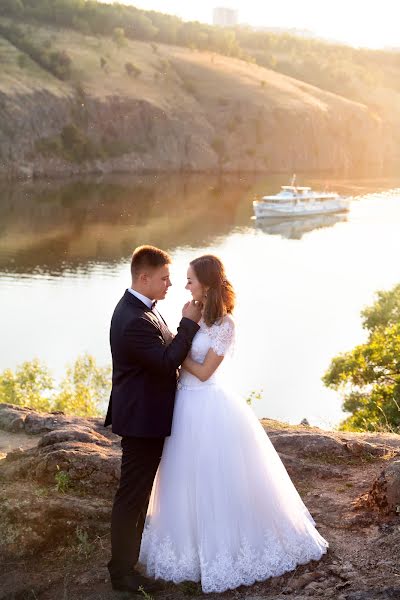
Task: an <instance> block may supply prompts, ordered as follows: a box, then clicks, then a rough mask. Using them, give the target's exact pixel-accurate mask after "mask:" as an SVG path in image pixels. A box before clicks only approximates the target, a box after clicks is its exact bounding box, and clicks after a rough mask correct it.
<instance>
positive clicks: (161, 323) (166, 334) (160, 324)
mask: <svg viewBox="0 0 400 600" xmlns="http://www.w3.org/2000/svg"><path fill="white" fill-rule="evenodd" d="M124 297H125V299H126V300H127V301H128V302H130V303H131V304H134V305H135V306H136V307H138V308H141V309H142V310H143V312H145V313H146V314H147V315H149V317H150V319H151V321H152V323H153V324H154V325H155V326H156V327H157V328H158V329H159V330H160V332H161V336H162V338H163V340H164V342H165V343H166V344H169V343H170V341H171V340H172V337H173V335H172V333H171V332H170V330H169V329H168V325H167V324H166V322H165V320H164V318H163V317H162V315H161V314H160V313H159V312H158V310H157V315H160V319H161V320H160V319H159V318H158V317H157V315H156V314H155V313H154V312H153V311H152V310H151V308H149V307H148V306H146V305H145V304H144V303H143V302H142V301H141V300H139V298H137V297H136V296H134V295H133V294H131V293H130V292H128V290H126V292H125V294H124Z"/></svg>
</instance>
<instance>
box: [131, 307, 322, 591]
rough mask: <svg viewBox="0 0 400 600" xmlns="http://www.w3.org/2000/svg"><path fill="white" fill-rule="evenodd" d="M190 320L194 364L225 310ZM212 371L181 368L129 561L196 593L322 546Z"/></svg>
mask: <svg viewBox="0 0 400 600" xmlns="http://www.w3.org/2000/svg"><path fill="white" fill-rule="evenodd" d="M199 325H200V329H199V331H198V332H197V334H196V336H195V338H194V340H193V344H192V349H191V352H190V356H191V358H192V359H193V360H195V361H197V362H203V360H204V358H205V356H206V354H207V352H208V350H209V349H210V348H212V349H213V350H214V352H216V354H218V355H220V356H221V355H225V354H226V353H227V352H228V351H229V348H230V347H231V345H232V342H233V339H234V322H233V319H232V317H230V316H229V315H228V316H226V317H224V319H223V321H222V322H221V323H220V324H214V325H213V326H212V327H207V326H206V325H205V323H204V321H203V320H202V321H200V323H199ZM222 365H223V363H221V366H222ZM220 371H221V368H218V369H217V370H216V371H215V373H214V374H213V375H212V376H211V377H210V378H209V379H208V380H207V381H205V382H201V381H200V380H199V379H198V378H197V377H195V376H194V375H191V374H190V373H188V372H187V371H184V370H182V372H181V375H180V378H179V381H178V389H177V394H176V400H175V409H174V417H173V425H172V433H171V436H170V437H168V438H166V440H165V445H164V450H163V455H162V459H161V463H160V466H159V469H158V472H157V476H156V478H155V481H154V485H153V490H152V493H151V498H150V503H149V508H148V512H147V517H146V524H145V529H144V532H143V537H142V544H141V550H140V558H139V562H141V563H142V564H144V565H145V567H146V571H147V574H148V575H150V576H152V577H155V578H161V579H165V580H167V581H173V582H175V583H179V582H182V581H187V580H189V581H195V582H198V581H201V585H202V589H203V591H204V592H223V591H225V590H228V589H233V588H236V587H238V586H240V585H251V584H253V583H254V582H256V581H263V580H265V579H268V578H269V577H274V576H277V575H282V574H283V573H285V572H287V571H290V570H292V569H294V568H295V567H296V565H298V564H304V563H307V562H308V561H310V560H318V559H320V558H321V556H322V555H323V554H324V553H325V552H326V550H327V547H328V542H327V541H326V540H325V539H324V538H323V537H322V536H321V535H320V534H319V533H318V531H317V529H316V528H315V522H314V520H313V518H312V517H311V515H310V513H309V512H308V510H307V508H306V507H305V505H304V504H303V502H302V500H301V498H300V496H299V494H298V492H297V491H296V489H295V487H294V485H293V483H292V482H291V480H290V478H289V475H288V474H287V471H286V469H285V467H284V465H283V463H282V462H281V460H280V458H279V456H278V454H277V452H276V451H275V449H274V447H273V445H272V444H271V442H270V440H269V438H268V436H267V435H266V433H265V431H264V429H263V428H262V426H261V424H260V422H259V421H258V419H257V417H256V416H255V414H254V412H253V411H252V409H251V408H250V407H249V406H248V405H247V404H246V402H245V401H244V400H243V399H242V398H240V397H238V396H236V395H235V394H234V393H233V392H230V391H228V388H227V387H225V386H224V385H223V384H222V382H221V381H220Z"/></svg>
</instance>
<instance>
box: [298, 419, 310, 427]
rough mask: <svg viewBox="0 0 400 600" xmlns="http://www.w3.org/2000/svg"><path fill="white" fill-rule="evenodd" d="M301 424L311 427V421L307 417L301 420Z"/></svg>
mask: <svg viewBox="0 0 400 600" xmlns="http://www.w3.org/2000/svg"><path fill="white" fill-rule="evenodd" d="M300 425H305V426H306V427H310V423H309V422H308V421H307V419H302V420H301V421H300Z"/></svg>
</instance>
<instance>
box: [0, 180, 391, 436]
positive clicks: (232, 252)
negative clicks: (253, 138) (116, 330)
mask: <svg viewBox="0 0 400 600" xmlns="http://www.w3.org/2000/svg"><path fill="white" fill-rule="evenodd" d="M287 182H288V176H284V175H281V176H269V177H239V176H235V177H229V178H226V177H225V178H218V177H210V176H190V177H188V176H175V175H164V176H142V177H138V176H135V177H124V176H118V177H117V176H113V177H110V178H108V179H107V180H104V179H102V180H98V181H96V180H94V179H90V180H87V181H80V182H68V183H65V182H64V183H62V182H53V183H47V182H33V183H19V184H14V185H6V184H0V331H1V340H2V342H1V346H0V371H2V370H3V369H5V368H7V367H11V368H14V367H15V366H16V365H17V364H20V363H21V362H23V361H25V360H30V359H32V358H34V357H38V358H40V359H41V360H43V361H44V362H46V363H47V364H48V366H49V367H50V368H51V369H52V371H53V373H54V375H55V376H56V377H57V378H60V377H61V375H62V374H63V372H64V371H65V367H66V364H67V363H68V362H72V361H74V359H75V358H76V357H77V356H78V354H81V353H83V352H89V353H91V354H93V355H94V356H95V357H96V359H97V361H98V363H99V364H101V365H106V364H109V362H110V354H109V345H108V330H109V321H110V318H111V314H112V311H113V308H114V306H115V304H116V303H117V301H118V300H119V298H120V297H121V295H122V294H123V292H124V290H125V289H126V287H128V286H129V284H130V278H129V274H130V273H129V267H130V254H131V252H132V250H133V249H134V248H135V246H137V245H139V244H143V243H151V244H154V245H156V246H160V247H161V248H164V249H165V250H167V251H169V252H170V253H171V255H172V257H173V266H172V269H171V270H172V283H173V286H172V288H171V289H170V291H169V294H168V297H167V299H166V300H165V301H164V302H163V303H162V304H160V305H159V306H160V312H161V313H162V314H163V315H164V317H165V318H166V320H167V322H168V324H169V325H170V328H171V329H174V328H175V327H176V325H177V323H178V321H179V318H180V317H179V315H180V310H181V307H182V305H183V304H184V302H185V301H186V300H187V299H188V293H187V292H186V291H185V289H184V286H185V284H186V268H187V265H188V262H189V261H190V260H192V259H193V258H194V257H196V256H199V255H201V254H203V253H210V252H212V253H215V254H217V255H218V256H219V257H220V258H221V259H222V260H223V261H224V263H225V265H226V269H227V273H228V276H229V277H230V279H231V280H232V282H233V284H234V286H235V289H236V292H237V309H236V311H235V316H236V323H237V339H236V348H235V353H234V357H233V359H232V361H231V364H230V365H229V366H228V372H229V376H230V379H231V382H232V383H233V384H234V386H235V388H236V390H237V391H238V392H239V393H240V394H241V395H242V396H243V397H244V398H245V397H246V396H248V394H249V393H250V392H251V391H253V390H254V391H262V399H261V400H255V401H254V403H253V407H254V410H255V411H256V413H257V415H258V416H260V417H264V416H265V417H270V418H275V419H282V420H285V421H288V422H290V423H298V422H299V421H300V420H301V419H302V418H304V417H306V418H307V419H308V420H309V421H310V423H312V424H316V425H319V426H321V427H324V428H329V427H331V426H334V425H336V424H338V422H339V421H340V420H341V419H342V418H343V416H344V415H343V413H342V411H341V399H340V398H339V397H338V395H337V394H336V393H335V392H333V391H331V390H328V389H326V388H325V387H324V386H323V384H322V382H321V376H322V374H323V373H324V371H325V370H326V369H327V367H328V365H329V362H330V360H331V358H332V357H334V356H335V355H336V354H337V353H339V352H341V351H345V350H349V349H351V348H352V347H353V346H354V345H355V344H357V343H360V342H362V341H363V340H364V339H365V332H364V331H363V329H362V327H361V321H360V310H361V309H362V308H363V307H364V306H365V305H366V304H369V303H370V302H371V301H372V300H373V298H374V292H375V290H378V289H388V288H390V287H392V286H393V285H394V284H396V283H398V282H399V281H400V267H399V256H400V178H399V179H397V180H396V179H391V178H386V179H382V178H381V179H377V178H375V179H366V178H363V179H354V180H350V179H344V178H343V177H342V178H339V177H338V178H332V176H329V177H322V176H320V177H316V176H315V175H314V176H309V177H305V176H304V177H303V176H302V177H299V178H298V183H299V184H300V183H301V184H305V185H311V186H313V187H315V188H317V189H318V188H322V187H324V186H325V184H326V183H327V182H328V183H329V184H330V188H331V189H336V190H337V191H339V192H341V193H343V194H345V195H349V196H352V197H353V200H352V202H351V209H350V213H349V214H348V215H346V216H336V217H330V218H329V219H328V220H327V221H324V222H321V221H320V220H314V221H306V220H303V221H300V222H291V223H275V224H270V223H269V224H263V225H258V224H257V223H256V222H255V221H254V220H253V219H252V205H251V201H252V199H253V198H254V197H258V196H260V195H263V194H266V193H275V192H277V191H278V190H279V186H280V185H282V184H286V183H287Z"/></svg>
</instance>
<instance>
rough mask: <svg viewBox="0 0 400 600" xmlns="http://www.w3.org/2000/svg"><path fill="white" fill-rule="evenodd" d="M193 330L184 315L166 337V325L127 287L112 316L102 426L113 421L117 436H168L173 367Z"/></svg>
mask: <svg viewBox="0 0 400 600" xmlns="http://www.w3.org/2000/svg"><path fill="white" fill-rule="evenodd" d="M198 329H199V326H198V325H197V323H195V322H194V321H191V320H190V319H186V318H185V317H184V318H182V320H181V322H180V324H179V327H178V333H177V335H176V336H175V338H174V339H173V340H172V341H170V340H171V334H170V332H169V331H168V328H167V326H166V325H165V328H164V325H162V324H160V321H159V319H158V318H157V316H156V315H155V314H154V312H153V311H152V310H151V309H150V308H147V306H146V305H145V304H143V302H141V301H140V300H139V299H138V298H136V296H134V295H133V294H131V293H130V292H128V290H126V292H125V294H124V295H123V297H122V298H121V300H120V301H119V302H118V304H117V306H116V308H115V310H114V314H113V317H112V320H111V329H110V344H111V354H112V362H113V374H112V390H111V396H110V402H109V405H108V411H107V416H106V419H105V422H104V426H107V425H110V424H112V431H113V432H114V433H116V434H118V435H120V436H135V437H165V436H168V435H170V433H171V425H172V414H173V410H174V401H175V391H176V376H177V368H178V367H179V365H180V364H181V363H182V362H183V361H184V359H185V358H186V355H187V354H188V352H189V349H190V346H191V344H192V340H193V337H194V336H195V334H196V332H197V330H198ZM168 342H170V343H168Z"/></svg>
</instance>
